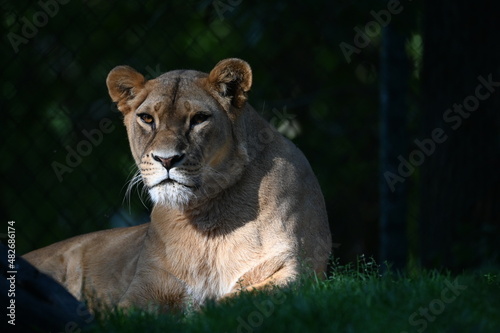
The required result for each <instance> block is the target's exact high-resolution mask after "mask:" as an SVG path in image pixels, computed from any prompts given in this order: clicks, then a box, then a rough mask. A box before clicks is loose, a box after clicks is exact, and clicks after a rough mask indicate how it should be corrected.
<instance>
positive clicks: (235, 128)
mask: <svg viewBox="0 0 500 333" xmlns="http://www.w3.org/2000/svg"><path fill="white" fill-rule="evenodd" d="M106 83H107V86H108V90H109V94H110V96H111V99H112V100H113V101H114V102H117V106H118V109H119V110H120V111H121V112H122V113H123V116H124V122H125V126H126V128H127V133H128V138H129V142H130V148H131V151H132V155H133V157H134V159H135V162H136V164H137V166H138V168H139V171H140V174H141V176H142V180H143V182H144V185H145V186H146V187H147V189H148V190H149V193H150V195H151V198H152V200H153V202H154V208H153V211H152V214H151V222H150V223H147V224H143V225H139V226H134V227H129V228H117V229H111V230H103V231H98V232H94V233H90V234H86V235H81V236H77V237H74V238H71V239H68V240H65V241H61V242H58V243H55V244H52V245H50V246H47V247H45V248H42V249H39V250H36V251H33V252H30V253H28V254H26V255H25V256H24V257H25V258H26V259H27V260H28V261H29V262H31V263H32V264H33V265H34V266H36V267H37V268H38V269H40V270H41V271H42V272H45V273H47V274H49V275H50V276H52V277H53V278H54V279H56V280H57V281H59V282H60V283H61V284H62V285H64V286H65V287H66V288H67V289H68V290H69V291H70V292H71V293H72V294H73V295H75V296H76V297H77V298H78V299H86V300H87V301H88V302H89V305H90V306H91V307H93V308H95V307H97V305H104V306H109V307H115V306H119V307H128V306H136V307H144V308H146V307H148V306H150V305H154V306H159V307H160V308H161V309H164V310H168V309H172V308H182V307H183V306H184V305H185V304H186V303H187V302H190V303H191V304H193V302H194V304H195V305H199V304H202V303H203V302H204V301H205V300H206V299H221V298H223V297H225V296H228V295H231V294H232V293H235V292H238V291H239V290H241V289H242V288H243V289H247V288H249V289H252V288H263V287H266V286H270V285H284V284H287V283H289V282H292V281H294V280H295V279H296V278H297V276H298V275H299V274H300V273H301V270H302V268H303V267H309V268H311V269H313V270H314V271H316V272H317V273H319V274H323V272H324V271H325V269H326V264H327V259H328V255H329V252H330V247H331V239H330V231H329V227H328V222H327V216H326V210H325V204H324V199H323V196H322V194H321V190H320V187H319V185H318V182H317V180H316V178H315V176H314V174H313V172H312V170H311V167H310V166H309V164H308V162H307V160H306V159H305V157H304V156H303V154H302V153H301V152H300V151H299V149H297V148H296V147H295V146H294V145H293V144H292V143H291V142H290V141H288V140H287V139H285V138H284V137H282V136H281V135H280V134H279V133H278V132H277V131H276V130H275V129H274V128H273V127H272V126H270V125H269V124H268V123H267V122H266V121H265V120H263V119H262V118H261V117H260V116H259V115H258V114H257V113H256V112H255V111H254V109H253V108H252V107H251V106H250V105H249V104H248V103H247V92H248V91H249V90H250V87H251V85H252V73H251V69H250V66H249V65H248V64H247V63H246V62H245V61H243V60H240V59H226V60H222V61H221V62H219V63H218V64H217V65H216V66H215V67H214V69H213V70H212V71H211V72H210V73H209V74H205V73H201V72H197V71H192V70H176V71H171V72H167V73H165V74H163V75H160V76H159V77H157V78H155V79H152V80H146V79H145V78H144V76H143V75H141V74H140V73H138V72H137V71H135V70H134V69H132V68H131V67H128V66H118V67H116V68H114V69H113V70H111V72H110V73H109V75H108V77H107V80H106Z"/></svg>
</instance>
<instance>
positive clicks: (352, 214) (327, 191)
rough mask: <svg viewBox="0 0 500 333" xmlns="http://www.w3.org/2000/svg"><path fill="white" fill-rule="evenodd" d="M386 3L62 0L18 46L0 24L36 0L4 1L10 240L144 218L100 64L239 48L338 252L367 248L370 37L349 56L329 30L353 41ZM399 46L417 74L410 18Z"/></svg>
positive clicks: (13, 20)
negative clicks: (286, 120) (90, 137)
mask: <svg viewBox="0 0 500 333" xmlns="http://www.w3.org/2000/svg"><path fill="white" fill-rule="evenodd" d="M47 2H50V3H54V1H50V0H49V1H47ZM407 5H408V8H410V6H412V5H413V4H411V3H408V4H407ZM385 6H386V4H385V3H384V2H377V3H373V2H359V1H347V0H346V1H313V2H311V1H309V2H304V1H285V0H280V1H273V2H266V3H264V2H259V3H255V2H250V1H225V0H221V1H186V0H183V1H179V0H172V1H166V2H165V1H157V0H154V1H138V0H137V1H121V2H119V1H97V0H89V1H83V2H77V1H71V2H68V3H67V4H64V5H63V4H59V5H58V8H57V11H56V13H55V14H54V15H53V17H49V18H48V20H47V23H46V24H44V25H43V26H41V27H38V28H37V30H38V31H37V33H36V34H35V36H33V37H32V38H28V42H27V43H26V44H20V45H19V52H17V53H16V52H14V48H13V47H12V45H11V43H10V42H9V38H8V37H7V36H8V34H9V33H15V34H18V35H22V32H23V29H25V28H23V24H24V22H26V20H27V21H30V22H33V18H34V15H35V16H36V15H37V13H38V12H40V11H42V10H43V9H42V8H41V7H40V3H36V2H27V1H16V2H14V1H10V2H6V1H4V2H3V3H2V4H1V8H2V11H1V18H0V20H1V24H2V31H3V34H2V35H3V37H4V38H3V39H2V51H1V53H0V56H1V60H2V66H1V68H0V71H1V73H2V82H0V89H1V91H2V100H1V108H2V112H3V115H4V117H3V120H2V122H1V126H2V141H1V146H0V148H1V156H2V162H1V163H0V168H1V175H2V184H3V189H2V194H1V214H2V218H1V220H2V221H7V220H15V221H16V222H17V224H16V225H17V228H18V229H17V247H18V250H19V252H20V253H23V252H26V251H28V250H32V249H35V248H38V247H41V246H44V245H47V244H49V243H52V242H54V241H57V240H60V239H64V238H67V237H70V236H73V235H77V234H81V233H84V232H90V231H94V230H98V229H103V228H108V227H112V226H119V225H130V224H136V223H140V222H144V221H147V220H148V211H149V206H150V204H149V203H148V202H147V200H146V205H143V204H142V203H141V200H140V199H139V195H136V194H135V193H133V194H132V198H131V201H130V204H128V203H127V201H126V200H124V195H125V184H126V181H127V180H128V179H129V178H130V176H131V172H133V168H134V167H133V160H132V158H131V156H130V153H129V148H128V143H127V138H126V134H125V130H124V127H123V125H122V124H121V122H122V120H121V116H120V114H119V112H116V110H115V109H114V107H113V105H112V103H111V102H110V100H109V97H108V94H107V89H106V86H105V78H106V75H107V73H108V72H109V70H110V69H111V68H113V67H114V66H116V65H120V64H128V65H131V66H133V67H134V68H136V69H137V70H139V71H140V72H142V73H143V74H145V75H146V76H147V77H149V78H152V77H155V76H157V75H159V74H160V73H162V72H165V71H168V70H171V69H179V68H192V69H197V70H201V71H205V72H207V71H209V70H210V69H211V68H212V67H213V66H214V65H215V64H216V63H217V62H218V61H219V60H221V59H223V58H227V57H240V58H242V59H245V60H246V61H248V62H249V63H250V65H251V66H252V68H253V73H254V86H253V87H252V92H251V95H250V103H251V104H252V105H253V106H254V108H255V109H256V110H257V111H258V112H259V113H262V114H263V115H264V116H265V117H266V118H268V119H272V118H273V117H276V115H277V114H283V113H284V112H286V114H288V115H291V116H292V117H293V124H294V126H296V128H297V129H298V130H296V131H292V132H290V131H288V132H287V131H286V128H282V130H284V131H285V133H286V134H289V135H290V136H293V140H294V142H295V144H296V145H297V146H298V147H299V148H300V149H301V150H303V151H304V153H305V155H306V156H307V157H308V159H309V161H310V163H311V165H312V167H313V169H314V171H315V172H316V174H317V176H318V178H319V181H320V183H321V186H322V189H323V192H324V195H325V199H326V202H327V208H328V212H329V218H330V224H331V230H332V232H333V235H334V241H335V242H336V243H341V246H340V248H339V249H337V250H335V251H336V252H335V256H337V257H339V256H340V257H341V258H345V259H346V260H349V259H351V258H355V256H356V254H360V253H366V254H368V255H376V253H377V246H378V237H377V235H378V231H377V230H378V224H377V223H378V222H377V221H378V193H377V172H378V105H379V102H378V87H377V80H378V76H377V72H378V52H379V51H378V49H379V44H380V37H379V35H377V36H375V37H374V38H372V39H371V43H370V44H369V45H368V46H366V47H364V48H362V49H361V50H360V52H359V53H357V54H353V55H352V58H351V62H350V63H348V62H347V60H346V58H345V57H344V54H343V53H342V51H341V49H340V48H339V44H340V43H341V42H346V43H350V44H353V39H354V37H355V34H356V32H355V30H354V28H355V27H363V26H364V25H365V24H366V23H367V22H370V21H372V20H373V17H372V16H371V14H370V11H371V10H381V9H384V8H385ZM415 6H416V5H415ZM408 11H411V12H413V11H414V9H408ZM23 18H25V19H26V20H24V21H23ZM409 49H410V50H411V51H409V54H411V59H412V61H413V63H414V64H415V75H414V78H418V69H419V67H418V63H419V61H420V60H419V59H420V58H419V57H420V55H419V52H420V51H421V39H419V36H418V32H415V37H414V38H412V39H411V41H410V43H409ZM413 93H416V92H413ZM105 118H106V119H110V120H111V121H112V124H113V125H114V129H113V130H112V131H111V132H110V133H107V134H103V139H102V143H100V144H98V145H93V146H92V150H91V153H89V154H88V155H87V156H84V157H82V161H81V164H79V165H78V166H76V167H74V168H72V169H73V171H72V172H71V173H65V174H64V175H63V179H62V181H61V182H59V180H58V178H57V176H56V174H55V172H54V170H53V166H52V163H53V162H54V161H57V162H60V163H63V164H65V160H66V157H67V154H68V150H67V147H70V149H76V148H77V146H78V144H79V143H81V141H82V140H87V138H86V137H85V136H84V134H83V131H84V130H86V131H92V130H94V129H99V123H100V121H101V120H102V119H105ZM285 127H286V126H285ZM284 176H286V175H284ZM5 228H6V227H5Z"/></svg>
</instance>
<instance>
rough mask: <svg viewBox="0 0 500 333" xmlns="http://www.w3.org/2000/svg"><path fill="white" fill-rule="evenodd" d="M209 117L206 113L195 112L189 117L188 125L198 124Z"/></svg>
mask: <svg viewBox="0 0 500 333" xmlns="http://www.w3.org/2000/svg"><path fill="white" fill-rule="evenodd" d="M209 117H210V115H208V114H206V113H197V114H195V115H194V116H193V117H192V118H191V122H190V125H191V127H193V126H196V125H199V124H201V123H203V122H205V121H206V120H207V119H208V118H209Z"/></svg>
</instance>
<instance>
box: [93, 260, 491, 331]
mask: <svg viewBox="0 0 500 333" xmlns="http://www.w3.org/2000/svg"><path fill="white" fill-rule="evenodd" d="M89 332H134V333H135V332H241V333H251V332H301V333H302V332H396V333H400V332H408V333H410V332H420V333H422V332H495V333H496V332H500V272H499V271H498V270H490V271H489V272H488V273H484V272H483V273H479V272H475V273H464V274H461V275H458V276H453V275H451V274H449V273H439V272H435V271H432V272H419V273H412V274H410V275H397V274H391V273H385V274H383V275H380V274H379V269H378V266H377V265H376V264H375V263H374V262H373V261H364V260H361V261H360V262H359V263H358V265H356V267H354V266H339V265H336V266H335V267H334V270H333V273H332V275H331V277H330V278H329V279H327V280H317V279H314V278H304V279H303V281H302V282H301V283H299V284H297V285H295V286H292V287H289V288H281V289H278V288H275V290H274V291H273V292H258V293H248V292H247V293H242V294H241V295H240V296H238V297H235V298H234V299H231V300H230V301H228V302H227V303H223V304H216V303H210V304H207V305H206V306H205V307H204V308H203V309H201V311H194V312H190V313H185V314H176V315H174V314H169V315H156V314H152V313H146V312H141V311H130V312H128V313H126V314H125V313H123V312H122V313H116V312H115V313H111V314H106V316H105V319H99V320H95V321H94V323H93V326H91V327H90V330H89Z"/></svg>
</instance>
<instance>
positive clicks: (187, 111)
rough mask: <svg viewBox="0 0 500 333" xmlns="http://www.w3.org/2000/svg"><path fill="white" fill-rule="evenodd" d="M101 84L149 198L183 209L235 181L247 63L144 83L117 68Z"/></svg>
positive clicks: (242, 158) (240, 163) (242, 157)
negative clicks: (116, 112)
mask: <svg viewBox="0 0 500 333" xmlns="http://www.w3.org/2000/svg"><path fill="white" fill-rule="evenodd" d="M106 84H107V86H108V91H109V95H110V96H111V99H112V100H113V101H114V102H117V106H118V109H119V110H120V111H121V112H122V113H123V115H124V122H125V125H126V127H127V133H128V138H129V142H130V148H131V150H132V155H133V157H134V159H135V162H136V164H137V166H138V167H139V170H140V173H141V176H142V179H143V182H144V184H145V186H146V187H147V188H148V190H149V193H150V195H151V198H152V200H153V201H154V203H156V204H165V205H169V206H171V207H175V208H178V209H184V208H186V207H189V206H190V205H192V204H195V203H199V202H201V201H203V200H207V198H210V197H213V196H216V195H217V194H218V193H220V191H222V190H224V189H225V188H227V187H229V186H231V185H232V184H233V183H234V182H236V181H237V180H238V179H239V177H240V176H241V174H242V172H243V168H244V166H245V164H247V163H248V154H247V152H246V148H245V145H244V140H242V139H241V138H242V135H244V133H243V132H242V131H244V129H242V128H241V127H242V126H240V125H239V124H238V123H239V118H240V115H241V113H242V112H243V109H244V108H245V104H246V100H247V92H248V91H249V90H250V87H251V84H252V72H251V69H250V66H249V65H248V64H247V63H246V62H245V61H243V60H240V59H226V60H222V61H221V62H219V63H218V64H217V65H216V66H215V67H214V69H213V70H212V71H211V72H210V74H205V73H201V72H197V71H191V70H186V71H183V70H176V71H171V72H167V73H165V74H163V75H161V76H159V77H157V78H155V79H152V80H148V81H147V80H146V79H145V78H144V76H143V75H141V74H140V73H138V72H137V71H135V70H134V69H133V68H131V67H128V66H118V67H115V68H114V69H113V70H111V72H110V73H109V75H108V77H107V80H106Z"/></svg>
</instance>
